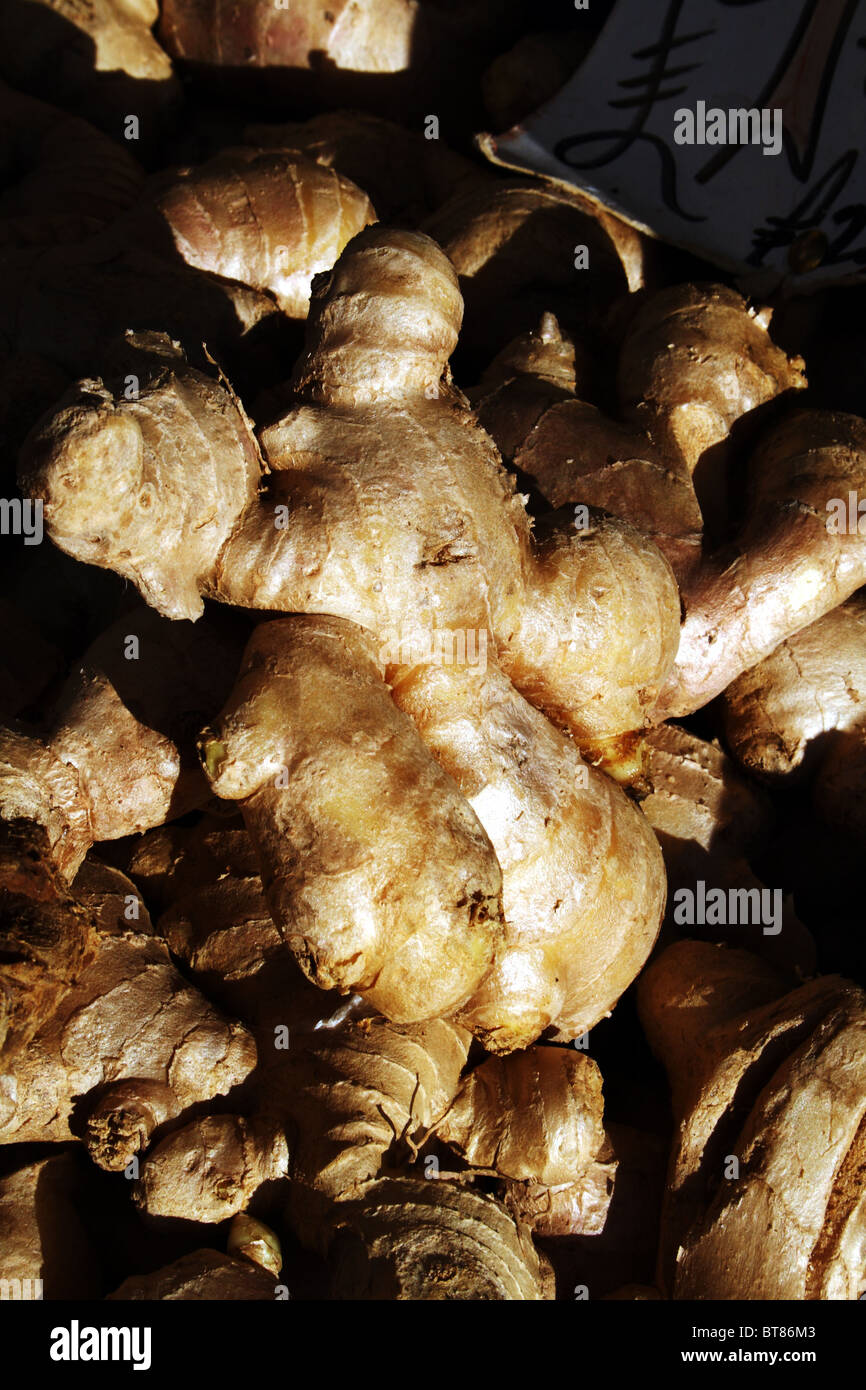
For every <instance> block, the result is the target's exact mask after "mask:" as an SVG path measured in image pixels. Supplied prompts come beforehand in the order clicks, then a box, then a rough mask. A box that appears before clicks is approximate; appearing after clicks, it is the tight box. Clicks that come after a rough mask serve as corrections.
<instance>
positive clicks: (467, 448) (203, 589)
mask: <svg viewBox="0 0 866 1390" xmlns="http://www.w3.org/2000/svg"><path fill="white" fill-rule="evenodd" d="M461 312H462V305H461V298H460V294H459V290H458V287H457V281H456V277H455V275H454V271H453V269H452V267H451V266H450V264H449V263H448V261H447V260H446V258H445V257H444V256H443V255H442V253H441V252H440V251H439V250H438V248H437V247H436V246H435V245H434V243H433V242H431V241H430V240H429V239H428V238H426V237H423V236H421V235H420V234H418V233H410V232H399V231H393V230H389V231H385V230H383V229H381V228H378V227H376V228H369V229H367V230H366V231H364V232H361V233H360V234H359V235H358V236H357V237H355V238H354V239H353V240H352V241H351V242H350V243H349V245H348V247H347V248H346V250H345V251H344V252H343V254H342V255H341V257H340V259H339V261H338V262H337V265H336V266H335V268H334V270H333V271H332V272H331V274H330V276H328V277H324V278H323V279H322V281H321V283H320V282H319V281H317V282H316V286H315V287H314V293H313V300H312V305H311V312H310V319H309V321H308V336H307V342H308V347H307V350H306V352H305V354H304V356H303V357H302V359H301V361H300V363H299V365H298V368H297V370H296V373H295V377H294V380H293V387H294V391H295V399H296V404H294V405H293V406H292V407H291V408H290V409H289V411H288V412H287V414H285V415H284V416H283V418H282V419H281V420H279V421H278V422H277V423H275V424H273V425H271V426H269V427H268V428H267V429H265V430H264V431H263V432H262V444H263V447H264V451H265V456H266V459H267V465H268V467H269V468H270V470H271V475H270V478H269V480H268V487H267V491H266V492H264V493H260V492H259V484H260V476H261V468H262V465H261V463H260V461H259V459H258V455H257V451H256V447H255V441H254V439H253V437H252V434H251V431H250V430H249V427H248V424H247V422H246V418H245V416H243V414H242V412H241V410H240V408H239V406H238V405H237V403H236V402H235V401H234V400H233V399H232V398H231V396H230V395H229V393H228V392H227V390H226V389H225V388H224V387H223V386H221V385H220V384H219V383H217V382H213V381H208V380H207V379H205V378H202V377H201V374H199V373H195V372H193V371H192V370H191V369H190V368H187V367H184V366H183V365H182V364H181V363H177V364H174V365H173V367H172V370H170V371H169V370H165V369H163V370H162V372H159V371H156V370H155V371H154V373H153V377H152V384H149V385H148V387H147V388H146V389H143V390H142V392H141V395H140V398H139V400H138V401H137V402H126V401H124V400H122V399H118V398H117V395H116V393H113V392H112V390H111V389H110V388H109V387H107V386H105V385H104V384H102V383H91V384H89V385H88V384H85V385H84V386H83V387H82V388H80V389H78V390H77V391H76V392H74V393H73V394H72V396H71V397H70V398H69V399H68V401H67V402H66V403H61V405H60V407H59V408H58V411H57V412H56V413H55V415H54V417H53V418H51V417H49V418H48V419H47V420H46V421H44V422H43V424H42V426H41V427H40V428H39V429H38V430H36V431H35V432H34V433H33V434H32V435H31V436H30V439H29V441H28V444H27V446H26V447H25V449H24V451H23V455H22V463H21V471H20V477H21V483H22V487H23V488H24V490H25V492H26V493H27V494H28V495H30V496H32V497H41V498H43V499H44V514H45V521H46V525H47V528H48V531H49V533H50V535H51V537H52V539H53V540H54V541H55V543H56V544H57V545H59V546H60V548H61V549H63V550H66V551H67V552H68V553H71V554H74V555H76V556H77V557H78V558H80V559H83V560H87V561H89V562H91V563H94V564H99V565H102V566H104V567H107V568H113V569H115V570H117V571H118V572H120V573H122V574H124V575H125V576H126V577H128V578H130V579H131V580H132V581H133V582H134V583H135V584H136V585H137V586H138V588H139V590H140V592H141V593H142V594H143V596H144V597H145V598H146V599H147V601H148V602H149V603H151V604H153V605H154V606H155V607H157V608H158V609H159V611H161V612H163V613H165V614H166V615H167V616H170V617H174V618H182V617H188V618H196V617H197V616H198V615H199V614H200V612H201V609H202V601H201V595H202V594H205V595H209V596H212V597H215V598H220V599H222V600H224V601H226V602H229V603H234V604H238V605H241V606H243V607H248V608H249V607H256V608H267V609H271V610H278V611H283V612H299V613H327V614H331V615H334V616H336V617H342V618H347V619H349V620H350V621H352V622H355V623H358V624H360V625H361V626H363V627H366V628H368V629H369V630H370V631H371V632H372V633H374V634H375V635H376V636H377V637H378V639H379V641H380V642H382V643H389V644H391V645H392V646H393V644H395V643H396V644H398V645H399V644H408V645H410V646H412V647H414V648H416V649H417V647H419V646H422V647H423V646H424V645H425V644H427V645H429V643H430V641H431V640H432V634H434V633H436V632H440V631H443V630H444V631H445V632H448V633H454V632H457V633H460V632H462V633H463V634H464V635H465V634H467V633H469V634H475V635H480V634H481V633H485V634H486V633H490V634H492V637H493V640H494V643H495V645H496V647H497V649H498V651H499V653H500V656H501V659H502V661H503V664H504V665H505V666H506V668H507V669H508V670H509V672H510V674H512V678H513V679H514V680H516V681H517V682H518V683H519V685H520V687H521V688H522V689H523V688H525V689H526V690H527V692H528V693H529V698H531V699H532V700H534V701H537V702H538V703H539V704H541V706H542V707H543V708H545V709H548V710H550V712H551V714H552V715H553V716H554V717H555V718H557V719H559V720H560V721H561V722H563V723H565V724H566V725H567V727H568V728H570V729H572V730H573V731H574V733H575V737H576V738H577V739H578V742H580V739H581V737H582V733H586V734H587V736H588V739H589V742H590V745H591V747H590V752H591V756H593V757H595V756H596V749H595V747H594V740H595V737H596V735H597V734H598V735H600V736H601V738H602V740H603V742H602V744H601V747H600V755H601V757H602V758H604V757H605V746H604V741H606V740H611V741H612V743H611V748H612V754H613V756H612V760H611V766H612V768H613V769H614V770H615V769H616V759H617V746H616V740H617V739H618V737H619V736H620V735H629V734H631V733H632V732H633V731H634V729H635V727H636V722H637V725H638V726H640V725H641V724H642V723H643V722H645V712H646V710H647V709H648V708H649V705H650V704H651V703H652V701H653V699H654V698H655V695H654V692H656V691H657V690H658V689H660V688H661V686H662V684H663V682H664V680H665V677H666V676H667V673H668V671H669V669H670V666H671V663H672V660H673V649H674V645H675V641H676V635H675V633H676V626H677V622H678V616H679V603H678V598H677V590H676V584H675V581H674V578H673V575H672V573H671V571H670V569H669V567H668V566H667V564H666V562H665V561H664V560H663V558H662V557H661V556H660V555H659V553H658V552H657V551H656V549H655V547H654V546H653V545H652V543H651V542H649V541H647V540H645V539H643V538H642V537H640V536H638V535H637V534H636V533H633V532H632V531H631V530H630V529H629V528H628V527H627V526H626V525H625V524H624V523H616V522H613V521H607V522H605V523H604V525H603V527H602V528H601V531H600V532H597V531H596V530H593V529H592V528H590V530H589V531H588V532H587V534H585V535H584V534H582V533H580V532H578V531H576V530H574V529H569V528H568V526H567V524H566V523H565V522H563V523H562V524H561V525H560V526H559V527H558V528H557V527H555V528H554V533H553V534H552V535H551V536H550V537H548V538H547V539H546V540H545V541H544V542H543V544H542V545H541V546H540V547H539V548H537V549H536V548H534V547H533V544H532V538H531V534H530V523H529V519H528V516H527V513H526V510H525V507H524V503H523V501H522V499H521V498H520V497H518V496H517V495H516V494H515V493H514V485H513V481H512V480H511V479H510V478H509V477H508V475H507V474H506V473H505V472H504V470H503V468H502V466H501V462H500V459H499V456H498V454H497V451H496V449H495V447H494V446H493V444H492V442H491V440H490V439H489V438H488V436H487V435H485V434H484V432H483V430H481V429H480V428H479V426H478V424H477V422H476V421H475V419H474V417H473V416H472V414H471V413H470V412H469V410H468V409H467V408H466V405H465V402H464V401H463V399H462V397H459V395H458V394H457V393H456V392H455V391H454V390H453V388H451V387H450V385H449V384H448V381H447V361H448V358H449V356H450V354H451V352H452V351H453V349H454V346H455V344H456V342H457V334H458V330H459V326H460V319H461ZM182 408H183V409H184V412H186V410H187V409H188V410H191V411H192V412H193V414H195V416H196V421H197V426H196V428H197V434H196V439H197V446H196V451H195V452H194V451H192V450H191V449H190V447H189V422H188V419H187V418H186V417H184V423H183V429H181V428H180V413H181V409H182ZM193 457H194V458H195V476H194V477H191V476H188V475H189V470H190V468H191V467H192V459H193ZM408 460H411V465H409V463H408V462H407V461H408ZM106 468H108V469H109V473H110V477H111V489H110V490H107V489H106V486H105V476H106V473H105V470H106ZM107 492H110V499H111V500H110V503H109V501H108V497H107ZM383 517H387V519H388V520H387V524H384V523H383ZM97 526H98V528H99V530H98V535H97V536H94V528H95V527H97ZM157 536H158V537H159V542H158V545H157V543H156V537H157ZM193 536H194V537H195V541H194V543H192V542H191V537H193ZM599 542H602V544H601V549H600V551H599V554H598V563H599V565H600V568H601V571H602V572H601V574H600V580H599V585H598V592H597V593H595V592H594V591H593V590H592V588H591V587H588V586H589V585H590V583H591V579H590V577H591V575H592V573H593V571H594V564H593V563H592V557H593V554H594V551H595V548H596V546H597V545H598V544H599ZM605 551H608V552H609V555H608V556H607V557H605V554H604V552H605ZM614 553H617V554H618V556H619V559H618V562H617V563H618V566H619V567H623V573H622V575H621V576H620V577H619V578H618V579H617V582H616V583H615V584H611V583H610V582H608V577H607V575H605V574H604V572H603V571H604V569H605V567H606V565H608V564H609V563H610V556H611V555H613V554H614ZM350 557H351V558H350ZM599 612H601V613H603V614H604V616H605V620H606V622H607V623H609V624H610V630H611V631H618V630H619V629H620V628H621V627H622V628H623V631H624V632H625V633H626V635H627V638H628V639H630V638H632V637H636V635H637V629H638V628H641V629H642V630H643V640H640V641H632V640H623V642H622V644H621V648H620V650H619V654H618V662H619V665H618V681H617V687H618V691H623V692H625V691H626V690H627V689H628V688H629V687H631V689H632V692H633V696H632V698H631V699H630V700H626V701H624V703H623V704H622V705H621V706H620V708H619V709H618V710H617V711H616V712H614V711H611V712H610V718H609V719H605V718H604V715H605V711H604V710H599V709H598V708H597V704H598V702H597V692H596V691H591V690H589V689H588V688H587V679H588V676H589V675H590V674H591V671H592V669H593V665H594V662H595V659H596V656H597V653H589V654H588V653H587V650H586V645H585V641H584V640H583V637H584V636H585V633H584V626H585V623H586V622H587V621H589V617H590V615H591V616H592V618H593V619H595V618H596V617H597V616H598V614H599ZM553 645H555V660H554V661H551V655H552V646H553ZM632 652H633V653H634V656H633V658H632V656H631V653H632ZM632 661H633V664H630V663H631V662H632ZM395 664H396V665H399V664H401V663H400V662H399V661H398V662H397V663H395ZM636 706H637V709H636ZM639 712H640V713H639ZM590 717H591V721H592V724H594V725H601V727H600V728H596V729H594V728H592V727H590V726H589V725H588V720H589V719H590ZM625 775H626V776H627V775H628V772H626V774H625Z"/></svg>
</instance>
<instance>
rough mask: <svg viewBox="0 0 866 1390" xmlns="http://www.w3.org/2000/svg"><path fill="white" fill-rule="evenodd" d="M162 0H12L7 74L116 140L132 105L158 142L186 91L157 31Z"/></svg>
mask: <svg viewBox="0 0 866 1390" xmlns="http://www.w3.org/2000/svg"><path fill="white" fill-rule="evenodd" d="M158 16H159V3H158V0H86V3H79V0H26V3H25V0H7V3H6V4H4V6H3V14H2V16H0V54H2V56H0V75H2V76H3V77H4V79H5V80H6V81H8V82H11V83H12V84H13V86H15V87H18V88H20V89H21V90H23V91H28V92H33V93H35V94H36V95H41V94H42V93H43V92H45V91H50V92H51V93H52V99H53V100H55V101H56V102H57V103H58V104H59V105H61V106H64V107H66V108H68V109H70V110H74V111H75V112H76V113H81V114H83V115H85V116H87V117H88V119H89V120H92V121H95V122H96V124H98V125H99V126H100V127H101V128H102V129H104V130H106V131H108V132H109V134H111V135H112V136H113V137H114V138H115V139H116V140H120V139H122V138H123V135H124V130H125V127H124V121H125V119H126V117H127V115H128V113H130V112H133V113H135V114H136V115H137V116H138V118H139V121H140V123H141V129H140V136H139V138H140V139H141V140H142V141H143V142H144V144H145V146H152V145H153V144H154V143H155V140H156V137H158V136H159V135H160V134H161V130H162V127H163V125H164V124H165V123H166V121H167V119H168V118H169V117H170V116H171V114H172V112H173V110H174V108H175V107H176V106H177V104H178V102H179V97H180V84H179V83H178V81H177V79H176V78H175V77H174V74H173V72H172V66H171V61H170V59H169V57H168V55H167V54H166V53H165V52H164V51H163V49H162V48H161V47H160V45H159V43H158V42H157V40H156V39H155V37H154V35H153V33H152V32H151V30H152V28H153V25H154V24H155V22H156V20H157V18H158Z"/></svg>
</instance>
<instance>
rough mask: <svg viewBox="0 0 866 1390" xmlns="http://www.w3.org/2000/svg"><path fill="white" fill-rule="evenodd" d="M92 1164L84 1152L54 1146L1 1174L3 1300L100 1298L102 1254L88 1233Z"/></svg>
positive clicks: (0, 1244)
mask: <svg viewBox="0 0 866 1390" xmlns="http://www.w3.org/2000/svg"><path fill="white" fill-rule="evenodd" d="M25 1152H26V1151H25ZM88 1167H89V1165H88V1164H87V1162H86V1160H85V1159H84V1158H83V1155H82V1154H80V1153H75V1152H74V1151H72V1150H71V1149H70V1148H63V1147H55V1148H53V1149H51V1150H50V1151H49V1152H48V1154H47V1155H43V1156H42V1157H39V1158H35V1159H34V1158H31V1159H30V1161H29V1162H28V1161H25V1162H23V1163H22V1164H21V1166H19V1167H17V1168H15V1169H14V1170H13V1171H12V1172H9V1173H6V1174H5V1175H4V1176H3V1177H0V1269H2V1271H3V1274H2V1278H3V1286H2V1287H3V1289H4V1294H3V1297H4V1299H6V1298H14V1299H20V1298H24V1299H31V1298H44V1299H46V1300H47V1299H52V1300H53V1299H65V1298H70V1299H72V1298H75V1299H85V1298H99V1297H101V1295H102V1292H103V1282H102V1271H101V1269H100V1263H99V1256H98V1253H97V1250H96V1248H95V1246H94V1243H93V1241H92V1239H91V1238H90V1236H89V1233H88V1221H87V1218H88V1216H89V1214H90V1213H89V1206H90V1201H92V1196H93V1194H92V1193H91V1192H90V1191H89V1190H88V1187H89V1184H88V1177H89V1174H88V1171H87V1170H88ZM90 1173H91V1174H92V1169H91V1170H90ZM7 1281H8V1287H10V1288H11V1292H10V1293H7V1292H6V1289H7ZM18 1281H21V1282H20V1284H19V1283H18ZM40 1283H41V1288H40V1287H39V1285H40Z"/></svg>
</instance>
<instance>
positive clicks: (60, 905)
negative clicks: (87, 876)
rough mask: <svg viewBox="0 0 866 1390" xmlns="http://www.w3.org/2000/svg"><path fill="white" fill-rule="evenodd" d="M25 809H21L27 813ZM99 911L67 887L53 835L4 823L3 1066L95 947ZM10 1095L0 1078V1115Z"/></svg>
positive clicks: (0, 873) (0, 855) (0, 891)
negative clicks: (51, 843)
mask: <svg viewBox="0 0 866 1390" xmlns="http://www.w3.org/2000/svg"><path fill="white" fill-rule="evenodd" d="M23 809H24V808H23V807H22V810H23ZM95 929H96V923H95V920H94V917H93V913H92V912H91V911H88V909H87V907H86V906H85V905H84V904H82V903H81V902H79V901H77V900H76V898H75V897H73V896H72V895H71V894H70V892H69V887H68V884H67V882H66V880H65V879H64V878H63V876H62V874H61V873H60V872H59V871H58V870H57V869H56V868H55V867H54V865H53V863H52V858H51V855H50V853H49V845H48V832H47V831H46V830H45V829H43V828H42V827H41V826H36V825H34V824H32V823H31V822H28V821H27V820H26V819H24V818H23V817H22V818H21V819H16V820H13V821H12V822H11V823H9V824H5V825H3V826H2V827H0V1064H2V1065H3V1066H4V1067H6V1066H7V1065H9V1064H11V1063H12V1061H13V1059H14V1058H15V1057H16V1056H18V1055H19V1054H20V1053H22V1052H24V1051H25V1049H26V1048H27V1045H28V1044H29V1043H30V1041H31V1039H32V1038H33V1035H34V1034H35V1033H36V1032H37V1031H38V1029H39V1028H40V1027H41V1026H42V1024H43V1023H45V1022H46V1020H47V1019H49V1018H50V1017H51V1015H52V1014H53V1012H54V1010H55V1009H56V1008H57V1007H58V1005H59V1003H60V1001H61V1000H62V999H63V997H64V995H66V994H68V992H69V990H70V989H71V988H72V986H73V985H74V983H75V981H76V979H77V977H78V976H79V975H80V974H81V971H82V970H83V969H84V967H85V965H86V964H87V962H88V960H89V959H90V958H91V956H92V955H93V952H94V949H95V946H96V934H95ZM7 1099H8V1095H7V1091H6V1090H5V1089H4V1079H3V1078H0V1115H2V1112H3V1109H4V1108H5V1104H6V1101H7Z"/></svg>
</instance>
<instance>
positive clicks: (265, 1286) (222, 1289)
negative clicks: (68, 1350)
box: [108, 1250, 278, 1303]
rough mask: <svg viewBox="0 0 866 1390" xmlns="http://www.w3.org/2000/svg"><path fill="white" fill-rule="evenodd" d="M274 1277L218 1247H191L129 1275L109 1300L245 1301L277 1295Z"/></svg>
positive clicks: (118, 1301)
mask: <svg viewBox="0 0 866 1390" xmlns="http://www.w3.org/2000/svg"><path fill="white" fill-rule="evenodd" d="M277 1282H278V1281H277V1280H276V1279H275V1278H274V1275H273V1274H272V1273H270V1272H269V1271H268V1270H266V1269H262V1268H261V1267H260V1266H257V1265H255V1264H253V1263H252V1262H251V1261H250V1260H247V1259H244V1258H242V1257H241V1256H238V1255H224V1254H222V1252H221V1251H219V1250H192V1251H191V1252H190V1253H189V1254H188V1255H182V1256H181V1258H180V1259H179V1260H174V1261H173V1262H172V1263H171V1264H169V1265H164V1266H163V1267H162V1269H154V1270H152V1271H151V1272H150V1273H149V1274H132V1275H130V1277H129V1278H128V1279H124V1281H123V1283H122V1284H121V1285H120V1286H119V1288H117V1289H115V1291H114V1293H110V1294H109V1295H108V1301H109V1302H115V1303H123V1302H141V1301H145V1302H152V1301H153V1300H160V1301H169V1302H186V1303H190V1302H195V1303H203V1302H207V1303H210V1302H214V1301H221V1302H232V1303H238V1302H243V1303H249V1302H254V1301H256V1300H262V1299H270V1300H271V1301H273V1299H274V1298H275V1297H276V1296H277Z"/></svg>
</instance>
